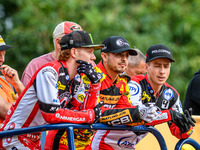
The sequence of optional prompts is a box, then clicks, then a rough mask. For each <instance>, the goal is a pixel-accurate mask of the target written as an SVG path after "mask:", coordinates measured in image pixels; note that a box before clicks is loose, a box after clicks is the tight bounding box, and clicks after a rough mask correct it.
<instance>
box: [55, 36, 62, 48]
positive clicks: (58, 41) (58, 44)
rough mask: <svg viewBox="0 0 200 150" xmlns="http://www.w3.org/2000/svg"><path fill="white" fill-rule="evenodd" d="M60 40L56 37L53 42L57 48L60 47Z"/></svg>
mask: <svg viewBox="0 0 200 150" xmlns="http://www.w3.org/2000/svg"><path fill="white" fill-rule="evenodd" d="M60 40H61V39H60V38H57V39H56V42H55V44H56V47H57V48H59V49H61V46H60Z"/></svg>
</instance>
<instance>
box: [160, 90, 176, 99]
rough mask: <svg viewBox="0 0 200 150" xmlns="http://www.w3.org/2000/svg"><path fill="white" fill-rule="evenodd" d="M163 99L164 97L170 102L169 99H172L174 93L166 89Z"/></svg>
mask: <svg viewBox="0 0 200 150" xmlns="http://www.w3.org/2000/svg"><path fill="white" fill-rule="evenodd" d="M163 97H164V98H165V99H166V100H171V99H172V98H173V97H174V92H173V91H172V89H166V90H165V91H164V92H163Z"/></svg>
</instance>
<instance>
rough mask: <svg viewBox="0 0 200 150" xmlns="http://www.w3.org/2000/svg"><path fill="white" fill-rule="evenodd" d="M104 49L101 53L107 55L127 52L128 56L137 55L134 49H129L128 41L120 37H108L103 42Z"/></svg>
mask: <svg viewBox="0 0 200 150" xmlns="http://www.w3.org/2000/svg"><path fill="white" fill-rule="evenodd" d="M102 44H104V45H105V47H104V48H103V49H102V50H101V52H104V53H107V52H110V53H121V52H124V51H129V55H137V52H136V51H135V50H134V49H131V48H130V47H129V44H128V41H127V40H126V39H125V38H123V37H121V36H110V37H108V38H107V39H105V40H104V41H103V43H102Z"/></svg>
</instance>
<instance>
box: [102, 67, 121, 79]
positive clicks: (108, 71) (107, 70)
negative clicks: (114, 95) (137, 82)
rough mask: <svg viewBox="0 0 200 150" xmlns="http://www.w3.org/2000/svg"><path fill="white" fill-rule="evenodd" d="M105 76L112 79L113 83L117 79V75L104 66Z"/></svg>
mask: <svg viewBox="0 0 200 150" xmlns="http://www.w3.org/2000/svg"><path fill="white" fill-rule="evenodd" d="M104 68H105V70H106V72H107V74H108V75H109V76H110V77H111V78H112V81H113V82H114V81H115V80H116V79H117V76H118V73H116V72H114V71H112V70H110V69H109V68H107V67H106V66H104Z"/></svg>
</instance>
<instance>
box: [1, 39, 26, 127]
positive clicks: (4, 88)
mask: <svg viewBox="0 0 200 150" xmlns="http://www.w3.org/2000/svg"><path fill="white" fill-rule="evenodd" d="M10 48H12V46H9V45H6V43H5V42H4V40H3V38H2V37H1V35H0V72H1V73H2V74H3V76H2V75H1V76H0V123H2V121H3V120H4V118H5V116H6V114H7V112H8V110H9V109H10V107H11V105H12V104H13V103H14V101H15V100H16V98H17V95H15V92H14V90H13V88H12V87H11V85H12V86H13V87H14V89H15V90H16V91H17V94H18V95H20V94H21V92H22V91H23V90H24V86H23V84H22V83H21V81H20V79H19V76H18V73H17V71H16V70H15V69H13V68H11V67H9V66H8V65H3V63H4V61H5V53H6V50H8V49H10ZM10 84H11V85H10Z"/></svg>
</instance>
